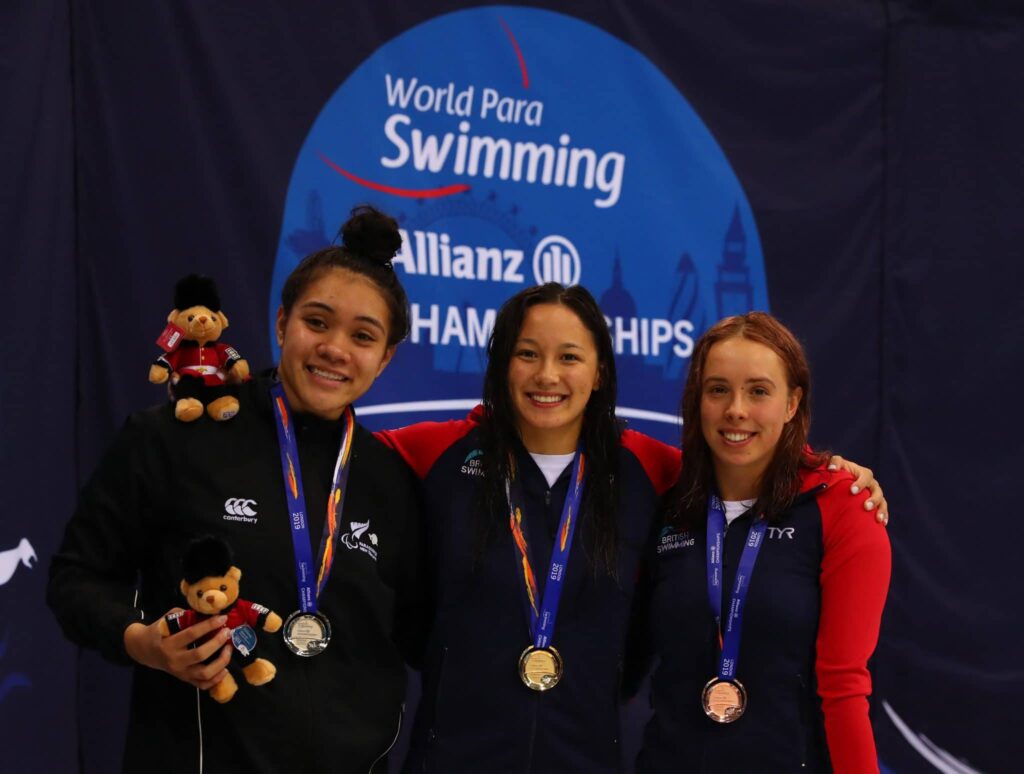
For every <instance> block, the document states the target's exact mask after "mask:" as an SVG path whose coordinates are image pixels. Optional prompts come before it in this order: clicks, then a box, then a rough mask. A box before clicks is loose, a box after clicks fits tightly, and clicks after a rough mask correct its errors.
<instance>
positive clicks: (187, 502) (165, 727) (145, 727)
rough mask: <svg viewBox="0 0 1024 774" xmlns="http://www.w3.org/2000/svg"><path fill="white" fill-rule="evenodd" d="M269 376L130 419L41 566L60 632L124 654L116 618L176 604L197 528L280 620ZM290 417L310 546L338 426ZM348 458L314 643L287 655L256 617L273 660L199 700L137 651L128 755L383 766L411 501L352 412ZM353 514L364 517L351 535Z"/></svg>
mask: <svg viewBox="0 0 1024 774" xmlns="http://www.w3.org/2000/svg"><path fill="white" fill-rule="evenodd" d="M269 387H270V380H269V378H266V377H265V378H261V379H258V380H255V381H252V382H249V383H247V384H245V385H243V386H242V387H241V388H240V395H239V398H240V402H241V410H240V411H239V413H238V415H237V416H236V417H234V418H233V419H231V420H229V421H227V422H219V423H218V422H213V421H212V420H210V419H208V418H207V417H205V416H204V417H202V418H200V419H199V420H197V421H196V422H193V423H189V424H185V423H181V422H178V421H177V420H175V418H174V414H173V407H172V406H170V405H166V406H162V407H160V408H157V409H152V410H149V411H146V412H143V413H140V414H137V415H134V416H132V417H131V418H129V420H128V421H127V423H126V424H125V426H124V427H123V428H122V430H121V431H120V433H119V434H118V436H117V438H116V440H115V441H114V444H113V446H112V448H111V449H110V450H109V451H108V452H107V454H106V456H105V457H104V458H103V460H102V461H101V463H100V465H99V467H98V468H97V470H96V471H95V473H94V474H93V476H92V478H91V480H90V481H89V482H88V483H87V484H86V486H85V487H84V489H83V491H82V493H81V498H80V502H79V505H78V508H77V511H76V513H75V515H74V517H73V518H72V520H71V522H70V523H69V524H68V527H67V530H66V532H65V535H64V540H63V543H62V545H61V547H60V550H59V552H58V553H57V554H56V556H55V557H54V559H53V562H52V565H51V568H50V584H49V589H48V602H49V604H50V606H51V607H52V609H53V611H54V613H55V614H56V616H57V618H58V620H59V621H60V623H61V625H62V627H63V628H64V631H65V633H66V634H67V636H68V637H69V638H70V639H72V640H73V641H74V642H76V643H79V644H80V645H83V646H85V647H90V648H96V649H98V650H100V651H101V652H102V653H103V654H104V655H105V656H106V657H108V658H110V659H113V660H116V661H121V662H127V656H126V654H125V652H124V645H123V639H122V638H123V632H124V629H125V627H126V626H127V625H128V624H129V623H130V622H132V621H138V620H143V621H144V622H146V623H148V622H151V621H153V620H155V619H156V618H157V617H159V616H161V615H163V614H164V613H165V612H166V611H167V610H168V609H169V608H171V607H173V606H176V605H177V606H184V600H183V599H182V598H181V596H180V594H179V592H178V584H179V581H180V578H181V571H180V559H181V555H182V552H183V549H184V547H185V545H186V544H187V542H188V541H189V540H190V539H192V538H194V537H196V536H199V535H205V534H213V535H218V536H220V537H223V538H224V539H225V540H227V542H228V543H229V544H230V545H231V547H232V548H233V549H234V553H235V564H236V565H237V566H238V567H239V568H241V570H242V579H241V595H242V596H243V597H245V598H247V599H250V600H253V601H254V602H258V603H260V604H263V605H265V606H267V607H269V608H270V609H272V610H274V611H275V612H277V613H278V614H280V615H281V616H282V618H287V616H288V615H289V614H290V613H292V612H293V611H294V610H296V609H297V608H298V606H299V604H298V586H297V582H296V578H295V564H294V553H293V548H292V537H291V531H290V523H289V517H288V508H287V503H286V500H285V493H284V485H283V482H282V474H281V462H280V457H279V451H278V443H277V435H276V429H275V424H274V416H273V413H272V408H271V403H270V398H269V393H268V391H269ZM293 419H294V421H295V424H296V427H297V437H298V445H299V458H300V465H301V474H302V477H303V484H304V488H305V494H306V507H307V517H308V520H309V530H310V536H311V540H312V544H313V545H312V550H313V555H314V557H316V556H317V551H318V548H319V545H320V537H321V530H322V528H323V522H324V517H325V513H326V499H327V493H328V491H329V488H330V485H331V479H332V474H333V469H334V464H335V460H336V455H337V452H338V446H339V442H340V438H341V426H340V423H339V422H327V421H324V420H319V419H316V418H313V417H304V416H302V415H296V416H294V417H293ZM351 465H352V467H351V474H350V477H349V484H350V488H349V491H348V493H347V494H346V496H345V504H344V512H343V514H342V518H341V525H340V529H339V534H340V535H341V536H346V535H347V537H348V538H349V539H348V544H349V545H350V546H351V547H346V544H344V543H343V542H339V543H338V544H337V546H336V556H335V561H334V565H333V570H332V572H331V575H330V578H329V580H328V582H327V585H326V587H325V589H324V592H323V594H322V595H321V597H320V603H319V607H320V610H321V611H322V612H324V613H325V614H326V615H327V616H328V618H329V619H330V622H331V626H332V628H333V636H332V639H331V642H330V644H329V646H328V648H327V650H326V652H324V653H323V654H321V655H319V656H315V657H313V658H301V657H299V656H296V655H293V654H292V653H291V652H290V651H288V650H287V648H286V647H285V645H284V643H283V641H282V639H281V634H280V633H276V634H268V633H266V632H259V644H258V646H257V648H256V655H258V656H260V657H263V658H266V659H269V660H270V661H271V662H273V663H274V664H275V665H276V667H277V670H278V671H277V676H276V678H275V679H274V680H273V681H272V682H270V683H268V684H267V685H264V686H260V687H253V686H251V685H248V684H247V683H245V681H244V679H243V678H242V677H241V675H240V674H239V675H236V679H238V681H239V690H238V693H237V694H236V695H235V697H234V698H233V699H232V700H231V701H230V702H229V703H227V704H224V705H220V704H217V703H215V702H214V701H213V700H212V699H210V698H209V696H207V695H206V694H205V693H204V694H201V695H200V696H199V702H198V706H197V697H196V689H194V688H192V687H191V686H189V685H187V684H185V683H183V682H180V681H178V680H176V679H175V678H173V677H171V676H169V675H167V674H165V673H163V672H159V671H155V670H152V669H147V668H144V667H136V669H135V675H134V681H133V689H132V699H131V720H130V728H129V732H128V740H127V749H126V752H125V762H124V770H125V771H127V772H136V771H138V772H149V773H154V772H163V771H168V772H169V771H175V772H190V771H199V770H200V769H199V760H200V754H201V755H202V759H203V762H204V768H203V770H204V771H206V772H224V771H245V772H249V773H250V774H256V773H257V772H266V773H267V774H280V773H281V772H299V771H301V772H309V773H313V772H360V773H362V774H365V772H368V771H371V770H374V771H383V770H385V768H386V764H384V763H383V761H384V756H385V753H386V751H387V750H388V749H389V748H390V746H391V744H392V743H393V740H394V738H395V737H396V735H397V732H398V727H399V724H400V714H401V702H402V698H403V693H404V688H405V670H404V666H403V652H404V654H406V655H408V656H409V657H410V658H412V659H413V660H415V654H416V651H417V646H416V641H417V630H418V628H419V626H418V624H417V623H416V622H417V621H418V620H419V617H420V614H421V611H422V605H420V604H419V602H418V596H417V595H418V591H419V589H420V588H421V587H422V584H421V583H418V581H417V574H418V572H419V567H420V564H419V557H420V546H421V539H420V533H419V519H418V508H417V505H416V496H415V491H414V486H415V484H414V481H413V479H412V478H411V476H410V474H409V472H408V469H407V468H406V466H405V465H404V464H403V463H402V461H401V460H400V459H399V458H398V456H397V455H396V454H395V453H394V452H392V451H390V450H389V449H387V448H385V447H384V446H383V445H382V444H381V443H380V442H379V441H378V440H376V439H375V438H374V437H373V436H372V435H371V434H370V433H368V432H367V431H366V430H364V429H363V428H361V427H357V435H356V437H355V440H354V445H353V452H352V461H351ZM352 522H358V523H364V522H369V526H368V528H366V529H365V530H363V531H361V533H360V535H359V536H358V537H353V536H352V535H351V534H350V533H351V532H352V528H351V524H352ZM362 544H365V545H363V547H362V548H361V547H360V545H362ZM364 549H372V551H371V550H364ZM374 552H376V559H375V558H373V553H374ZM136 589H137V590H138V602H137V604H136V603H135V602H134V599H135V594H136ZM400 645H401V646H402V647H400ZM200 740H201V741H200Z"/></svg>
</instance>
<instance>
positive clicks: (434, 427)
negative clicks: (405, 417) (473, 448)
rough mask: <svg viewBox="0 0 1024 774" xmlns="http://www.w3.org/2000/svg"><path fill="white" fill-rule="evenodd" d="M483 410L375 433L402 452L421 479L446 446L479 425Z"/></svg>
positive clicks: (382, 440) (381, 439)
mask: <svg viewBox="0 0 1024 774" xmlns="http://www.w3.org/2000/svg"><path fill="white" fill-rule="evenodd" d="M481 411H482V409H481V408H480V407H479V406H478V407H477V408H475V409H473V411H472V412H471V413H470V414H469V416H467V417H466V418H465V419H453V420H449V421H447V422H418V423H416V424H415V425H406V426H405V427H400V428H398V429H397V430H378V431H377V432H376V433H374V436H375V437H376V438H377V440H379V441H380V442H382V443H383V444H385V445H386V446H390V447H391V448H392V449H394V450H395V451H397V452H398V453H399V455H401V457H402V459H403V460H405V463H406V464H407V465H408V466H409V467H410V468H412V469H413V471H414V472H415V473H416V477H417V478H419V479H420V480H423V479H424V478H426V476H427V473H429V472H430V469H431V468H432V467H433V466H434V463H435V462H437V459H438V457H440V456H441V455H442V454H443V453H444V452H445V450H446V449H448V448H449V447H450V446H451V445H452V444H453V443H455V442H456V441H457V440H459V439H460V438H462V437H463V436H465V435H466V434H467V433H468V432H469V431H470V430H472V429H473V428H474V427H476V425H477V424H478V417H479V416H480V414H481Z"/></svg>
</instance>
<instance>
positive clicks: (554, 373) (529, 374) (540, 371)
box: [508, 304, 600, 454]
mask: <svg viewBox="0 0 1024 774" xmlns="http://www.w3.org/2000/svg"><path fill="white" fill-rule="evenodd" d="M599 365H600V363H599V360H598V355H597V347H596V345H595V344H594V337H593V335H592V334H591V333H590V331H589V330H588V329H587V327H586V326H585V325H584V324H583V323H582V322H581V321H580V318H579V317H577V316H576V313H575V312H573V311H572V310H571V309H569V308H568V307H566V306H562V305H561V304H536V305H534V306H531V307H530V308H529V309H527V311H526V314H525V315H524V317H523V325H522V328H521V329H520V331H519V337H518V338H517V340H516V344H515V347H514V349H513V352H512V359H511V362H510V363H509V369H508V389H509V394H510V396H511V398H512V406H513V410H514V411H515V416H516V424H517V426H518V428H519V434H520V437H521V438H522V440H523V444H524V445H525V446H526V448H527V449H528V450H529V451H531V452H535V453H540V454H568V453H569V452H573V451H575V450H576V442H577V440H578V439H579V435H580V431H581V429H582V427H583V412H584V411H585V410H586V407H587V402H588V401H589V400H590V395H591V393H593V392H594V390H596V389H597V388H598V386H599V383H600V382H599V376H598V374H599Z"/></svg>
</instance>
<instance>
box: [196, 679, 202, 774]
mask: <svg viewBox="0 0 1024 774" xmlns="http://www.w3.org/2000/svg"><path fill="white" fill-rule="evenodd" d="M196 728H197V729H198V731H199V774H203V704H202V694H201V693H200V692H199V689H198V688H196Z"/></svg>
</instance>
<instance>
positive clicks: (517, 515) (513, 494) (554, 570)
mask: <svg viewBox="0 0 1024 774" xmlns="http://www.w3.org/2000/svg"><path fill="white" fill-rule="evenodd" d="M509 467H510V469H511V475H510V476H509V479H508V480H506V481H505V496H506V497H507V498H508V505H509V512H510V514H509V527H510V528H511V530H512V539H513V540H514V541H515V544H516V548H518V549H519V554H520V556H521V559H522V562H521V564H522V572H523V583H524V585H525V587H526V596H527V598H528V600H529V603H530V607H529V624H530V639H531V640H532V641H533V645H534V647H536V648H546V647H548V646H549V645H550V644H551V636H552V634H553V633H554V630H555V619H556V618H557V617H558V603H559V601H560V600H561V598H562V587H563V584H564V583H565V573H566V567H567V565H568V562H569V552H570V551H571V550H572V538H573V535H574V534H575V532H576V522H577V521H578V520H579V519H578V516H579V506H580V501H581V500H582V499H583V482H584V480H585V478H586V462H585V455H584V454H583V450H582V449H577V450H576V456H575V457H574V458H573V462H572V474H571V478H570V481H569V491H568V492H567V493H566V495H565V503H564V504H563V505H562V518H561V520H560V521H559V523H558V532H557V533H556V534H555V545H554V547H553V548H552V549H551V567H550V568H549V569H548V575H547V580H546V581H545V583H544V598H543V600H542V601H541V605H540V609H539V610H538V609H537V577H536V575H534V572H533V565H532V564H531V562H530V549H529V546H528V545H527V541H526V533H525V531H524V529H523V504H524V503H525V499H524V497H523V493H522V489H521V488H520V486H519V483H518V476H517V475H516V467H515V461H514V460H510V466H509Z"/></svg>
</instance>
